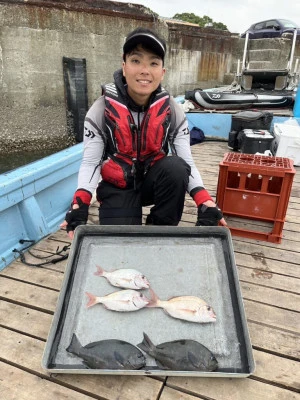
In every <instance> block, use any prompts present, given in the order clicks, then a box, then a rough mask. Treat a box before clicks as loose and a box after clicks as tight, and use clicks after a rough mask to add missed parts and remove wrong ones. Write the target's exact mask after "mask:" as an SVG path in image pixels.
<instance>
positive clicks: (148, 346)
mask: <svg viewBox="0 0 300 400" xmlns="http://www.w3.org/2000/svg"><path fill="white" fill-rule="evenodd" d="M143 335H144V339H143V341H142V342H141V343H140V344H138V345H137V347H139V348H140V349H141V350H143V351H144V352H146V353H148V354H150V355H151V353H152V352H153V350H155V345H154V344H153V343H152V342H151V340H150V338H149V336H148V335H147V334H146V333H145V332H143Z"/></svg>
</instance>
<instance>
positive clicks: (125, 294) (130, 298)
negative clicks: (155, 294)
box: [86, 289, 149, 312]
mask: <svg viewBox="0 0 300 400" xmlns="http://www.w3.org/2000/svg"><path fill="white" fill-rule="evenodd" d="M86 295H87V296H88V298H89V301H88V303H87V307H92V306H94V305H95V304H98V303H101V304H103V305H104V307H105V308H107V309H108V310H113V311H121V312H123V311H137V310H139V309H141V308H143V307H145V306H146V305H147V304H148V303H149V299H147V297H145V296H144V295H143V293H141V292H138V291H136V290H130V289H128V290H119V291H117V292H113V293H110V294H108V295H107V296H103V297H99V296H95V295H94V294H91V293H88V292H86Z"/></svg>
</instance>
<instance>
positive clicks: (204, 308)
mask: <svg viewBox="0 0 300 400" xmlns="http://www.w3.org/2000/svg"><path fill="white" fill-rule="evenodd" d="M150 293H151V299H150V302H149V304H148V305H147V307H159V308H163V309H164V311H165V312H166V313H167V314H169V315H171V317H173V318H178V319H183V320H186V321H190V322H198V323H207V322H215V321H216V314H215V313H214V310H213V309H212V307H211V306H209V305H208V304H207V303H206V302H205V301H204V300H202V299H200V298H199V297H195V296H179V297H172V298H171V299H169V300H160V299H159V298H158V297H157V295H156V294H155V293H154V291H153V290H152V289H150Z"/></svg>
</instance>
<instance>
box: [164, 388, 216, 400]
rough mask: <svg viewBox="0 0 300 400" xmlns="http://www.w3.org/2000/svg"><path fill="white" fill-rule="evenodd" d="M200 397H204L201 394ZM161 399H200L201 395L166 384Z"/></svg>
mask: <svg viewBox="0 0 300 400" xmlns="http://www.w3.org/2000/svg"><path fill="white" fill-rule="evenodd" d="M200 399H203V397H202V396H201V397H200ZM159 400H199V397H198V396H197V397H195V396H193V395H190V394H187V393H184V392H181V391H178V390H175V389H173V388H171V387H168V386H165V387H164V389H163V391H162V394H161V396H160V398H159ZM212 400H213V399H212Z"/></svg>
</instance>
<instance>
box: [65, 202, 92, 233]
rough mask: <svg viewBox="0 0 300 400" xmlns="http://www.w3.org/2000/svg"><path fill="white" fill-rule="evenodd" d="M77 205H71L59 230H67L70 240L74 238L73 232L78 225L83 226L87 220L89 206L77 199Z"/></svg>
mask: <svg viewBox="0 0 300 400" xmlns="http://www.w3.org/2000/svg"><path fill="white" fill-rule="evenodd" d="M76 200H77V204H73V205H72V206H71V208H70V210H69V211H68V212H67V214H66V217H65V220H64V222H63V223H62V224H61V225H60V227H61V228H67V233H68V236H69V238H70V239H71V240H73V238H74V230H75V228H76V227H77V226H78V225H85V224H86V223H87V220H88V215H89V206H88V205H87V204H85V203H83V202H82V200H81V199H80V198H79V197H77V198H76Z"/></svg>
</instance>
